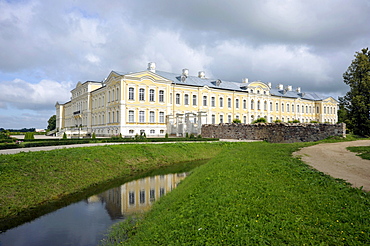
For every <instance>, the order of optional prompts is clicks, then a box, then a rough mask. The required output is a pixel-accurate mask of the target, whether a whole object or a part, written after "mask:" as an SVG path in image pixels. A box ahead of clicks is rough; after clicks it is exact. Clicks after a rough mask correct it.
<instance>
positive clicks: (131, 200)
mask: <svg viewBox="0 0 370 246" xmlns="http://www.w3.org/2000/svg"><path fill="white" fill-rule="evenodd" d="M128 203H129V204H130V205H135V191H130V192H129V193H128Z"/></svg>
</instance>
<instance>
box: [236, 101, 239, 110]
mask: <svg viewBox="0 0 370 246" xmlns="http://www.w3.org/2000/svg"><path fill="white" fill-rule="evenodd" d="M235 108H239V99H235Z"/></svg>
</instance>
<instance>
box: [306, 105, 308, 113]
mask: <svg viewBox="0 0 370 246" xmlns="http://www.w3.org/2000/svg"><path fill="white" fill-rule="evenodd" d="M307 113H308V106H306V114H307Z"/></svg>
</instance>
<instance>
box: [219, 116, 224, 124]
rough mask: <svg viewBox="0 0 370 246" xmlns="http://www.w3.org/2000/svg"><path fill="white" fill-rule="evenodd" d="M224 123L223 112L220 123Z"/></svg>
mask: <svg viewBox="0 0 370 246" xmlns="http://www.w3.org/2000/svg"><path fill="white" fill-rule="evenodd" d="M222 123H224V116H223V115H222V114H221V115H220V124H222Z"/></svg>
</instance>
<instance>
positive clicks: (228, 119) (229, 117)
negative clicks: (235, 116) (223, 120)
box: [227, 115, 231, 123]
mask: <svg viewBox="0 0 370 246" xmlns="http://www.w3.org/2000/svg"><path fill="white" fill-rule="evenodd" d="M227 122H229V123H231V115H228V116H227Z"/></svg>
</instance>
